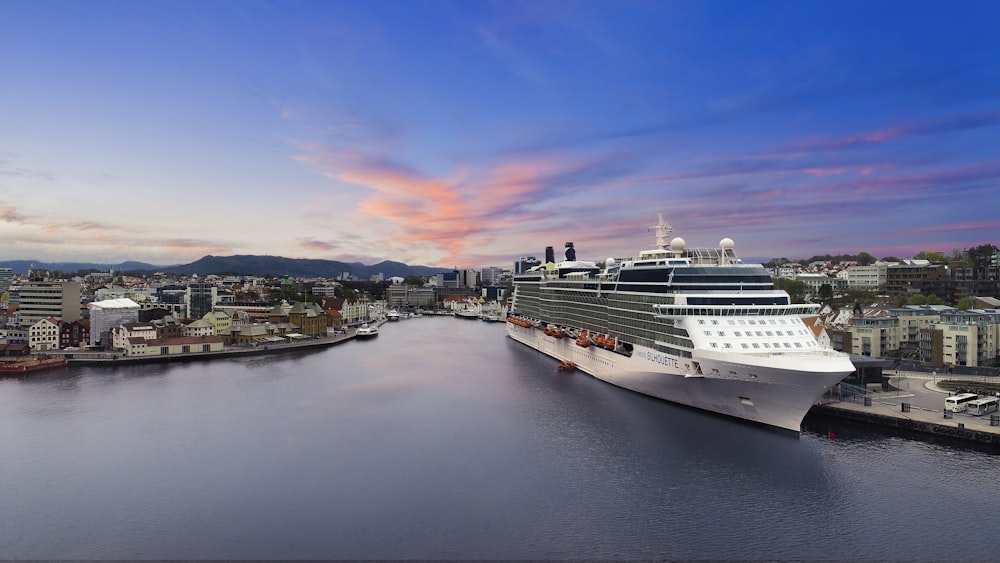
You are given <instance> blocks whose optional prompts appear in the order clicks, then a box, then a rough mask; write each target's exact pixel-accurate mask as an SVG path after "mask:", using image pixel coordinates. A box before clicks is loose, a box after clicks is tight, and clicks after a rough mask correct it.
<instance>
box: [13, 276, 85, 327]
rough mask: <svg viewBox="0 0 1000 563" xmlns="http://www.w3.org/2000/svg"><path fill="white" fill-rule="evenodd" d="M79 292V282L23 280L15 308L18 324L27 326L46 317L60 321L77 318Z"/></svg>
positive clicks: (78, 313)
mask: <svg viewBox="0 0 1000 563" xmlns="http://www.w3.org/2000/svg"><path fill="white" fill-rule="evenodd" d="M80 294H81V291H80V282H75V281H64V280H62V281H39V280H33V281H28V282H25V283H24V285H22V286H21V295H20V303H19V307H18V310H17V316H18V325H19V326H21V327H23V328H27V327H29V326H31V325H33V324H35V323H37V322H38V321H40V320H42V319H45V318H48V317H52V318H54V319H56V320H60V321H76V320H79V319H80Z"/></svg>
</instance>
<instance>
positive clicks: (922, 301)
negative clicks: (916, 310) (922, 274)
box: [906, 293, 927, 305]
mask: <svg viewBox="0 0 1000 563" xmlns="http://www.w3.org/2000/svg"><path fill="white" fill-rule="evenodd" d="M906 304H907V305H927V296H926V295H923V294H921V293H918V294H916V295H914V296H913V297H910V298H909V299H908V300H907V301H906Z"/></svg>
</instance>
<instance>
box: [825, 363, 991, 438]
mask: <svg viewBox="0 0 1000 563" xmlns="http://www.w3.org/2000/svg"><path fill="white" fill-rule="evenodd" d="M950 378H954V377H950ZM939 379H945V378H943V377H941V376H934V375H929V374H925V373H916V372H902V371H900V372H896V374H895V375H893V376H891V377H890V378H889V387H890V390H887V391H881V390H879V391H869V392H867V393H864V394H854V395H842V396H839V397H837V396H833V397H831V396H824V397H823V398H822V399H821V401H820V403H818V404H817V405H815V406H814V407H813V408H812V409H811V410H810V411H809V414H808V415H806V417H807V418H810V417H815V416H820V417H830V418H838V419H845V420H850V421H856V422H861V423H865V424H871V425H876V426H881V427H887V428H894V429H898V430H902V431H905V432H914V433H919V434H925V435H928V436H934V437H938V438H942V439H947V440H953V441H961V442H967V443H978V444H982V445H989V446H995V447H1000V412H998V413H993V414H985V415H981V416H975V415H972V414H970V413H967V412H957V413H952V412H948V411H945V409H944V401H945V398H946V397H948V395H949V392H948V391H947V390H945V389H942V388H940V387H938V386H937V384H936V382H937V380H939Z"/></svg>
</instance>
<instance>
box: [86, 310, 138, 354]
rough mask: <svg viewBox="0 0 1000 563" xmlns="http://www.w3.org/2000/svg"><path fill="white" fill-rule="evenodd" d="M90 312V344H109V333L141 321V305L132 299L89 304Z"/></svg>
mask: <svg viewBox="0 0 1000 563" xmlns="http://www.w3.org/2000/svg"><path fill="white" fill-rule="evenodd" d="M87 309H88V311H89V312H90V344H91V345H92V346H97V345H99V344H108V343H110V342H111V339H110V338H109V336H108V332H109V331H110V330H111V329H112V328H114V327H116V326H118V325H120V324H123V323H133V322H136V321H138V320H139V309H140V307H139V304H138V303H136V302H135V301H132V300H131V299H107V300H104V301H95V302H93V303H88V304H87Z"/></svg>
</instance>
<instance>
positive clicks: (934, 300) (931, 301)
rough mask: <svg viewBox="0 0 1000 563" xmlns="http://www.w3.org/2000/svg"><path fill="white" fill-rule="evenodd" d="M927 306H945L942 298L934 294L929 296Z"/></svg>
mask: <svg viewBox="0 0 1000 563" xmlns="http://www.w3.org/2000/svg"><path fill="white" fill-rule="evenodd" d="M927 304H928V305H944V299H941V298H940V297H938V296H937V295H934V294H933V293H932V294H930V295H929V296H927Z"/></svg>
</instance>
